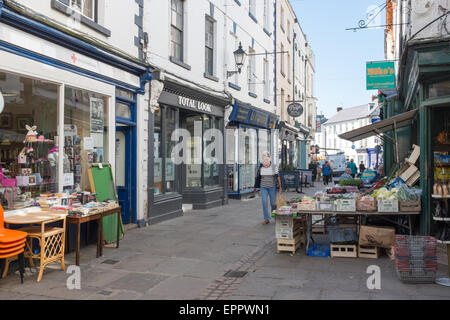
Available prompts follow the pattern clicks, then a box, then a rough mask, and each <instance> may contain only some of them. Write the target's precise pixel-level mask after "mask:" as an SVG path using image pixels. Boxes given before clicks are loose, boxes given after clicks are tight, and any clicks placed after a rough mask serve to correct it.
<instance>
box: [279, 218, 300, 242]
mask: <svg viewBox="0 0 450 320" xmlns="http://www.w3.org/2000/svg"><path fill="white" fill-rule="evenodd" d="M305 232H306V227H305V226H304V224H302V223H300V222H299V223H295V224H294V226H293V227H292V228H278V227H277V228H276V231H275V235H276V237H277V239H293V238H295V236H296V235H297V234H299V233H305Z"/></svg>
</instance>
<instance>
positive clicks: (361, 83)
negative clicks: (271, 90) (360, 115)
mask: <svg viewBox="0 0 450 320" xmlns="http://www.w3.org/2000/svg"><path fill="white" fill-rule="evenodd" d="M383 2H385V1H383V0H291V4H292V7H293V8H294V11H295V13H296V15H297V18H298V20H299V22H300V25H301V27H302V29H303V32H304V33H305V34H306V36H307V39H308V42H309V44H310V45H311V47H312V49H313V51H314V54H315V56H316V81H315V96H316V98H318V102H317V113H318V114H320V113H323V114H325V116H326V117H328V118H329V117H331V116H332V115H334V114H335V113H336V109H337V107H344V108H347V107H353V106H359V105H362V104H365V103H369V102H370V98H371V96H372V95H374V94H377V91H373V90H372V91H367V90H366V62H368V61H378V60H384V28H369V29H365V30H358V31H356V32H354V31H346V30H345V29H346V28H353V27H357V26H358V22H359V21H360V20H363V19H364V20H366V19H367V12H368V9H369V8H370V7H371V6H374V7H378V6H380V5H382V4H383ZM378 19H379V20H374V22H373V23H372V26H378V25H384V24H385V23H386V10H383V11H382V12H381V13H380V15H379V18H378Z"/></svg>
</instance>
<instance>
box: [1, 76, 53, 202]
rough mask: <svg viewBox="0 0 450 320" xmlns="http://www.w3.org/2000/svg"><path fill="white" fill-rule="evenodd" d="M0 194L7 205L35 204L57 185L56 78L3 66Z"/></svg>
mask: <svg viewBox="0 0 450 320" xmlns="http://www.w3.org/2000/svg"><path fill="white" fill-rule="evenodd" d="M0 79H1V80H0V91H1V92H2V96H3V99H4V108H3V110H1V113H0V181H1V188H0V197H1V204H2V206H3V207H4V208H5V209H19V208H23V207H28V206H32V205H34V203H35V200H34V199H35V198H36V197H37V196H39V194H40V193H45V192H56V191H57V189H58V170H57V168H58V157H57V151H58V145H57V144H55V141H57V119H58V118H57V114H58V112H57V110H58V108H57V97H58V88H57V86H56V85H55V84H51V83H47V82H44V81H39V80H34V79H30V78H27V77H21V76H18V75H14V74H9V73H3V72H0Z"/></svg>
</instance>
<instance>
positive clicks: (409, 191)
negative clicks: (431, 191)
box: [397, 186, 422, 202]
mask: <svg viewBox="0 0 450 320" xmlns="http://www.w3.org/2000/svg"><path fill="white" fill-rule="evenodd" d="M397 196H398V199H399V200H401V201H405V202H408V201H417V200H419V199H420V197H421V196H422V190H421V189H414V188H408V187H404V186H402V187H400V188H398V193H397Z"/></svg>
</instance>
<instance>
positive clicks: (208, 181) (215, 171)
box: [203, 116, 219, 186]
mask: <svg viewBox="0 0 450 320" xmlns="http://www.w3.org/2000/svg"><path fill="white" fill-rule="evenodd" d="M216 125H217V123H215V121H214V120H213V119H211V117H208V116H204V117H203V136H205V132H206V131H207V130H210V129H213V128H214V127H215V126H216ZM211 143H214V141H212V140H211V141H207V140H206V139H203V150H205V149H206V148H207V147H208V146H209V145H210V144H211ZM215 156H216V150H214V151H213V154H211V157H213V158H214V157H215ZM203 175H204V177H205V186H216V185H218V184H219V165H218V164H217V163H206V162H205V163H204V165H203Z"/></svg>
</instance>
